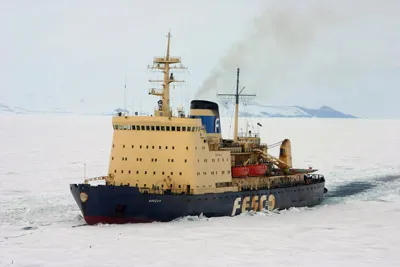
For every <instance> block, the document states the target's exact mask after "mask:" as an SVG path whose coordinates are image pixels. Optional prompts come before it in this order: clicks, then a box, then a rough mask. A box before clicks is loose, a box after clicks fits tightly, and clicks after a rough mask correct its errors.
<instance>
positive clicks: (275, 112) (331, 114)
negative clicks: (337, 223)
mask: <svg viewBox="0 0 400 267" xmlns="http://www.w3.org/2000/svg"><path fill="white" fill-rule="evenodd" d="M229 106H230V107H229V108H232V107H233V106H232V105H229ZM223 108H224V107H223V105H220V110H222V109H223ZM118 112H126V110H124V109H122V108H116V109H114V110H112V111H108V112H107V111H106V112H103V113H100V114H95V113H93V114H86V115H104V116H112V115H115V114H117V113H118ZM2 113H3V114H4V113H5V114H7V113H8V114H69V113H72V112H69V111H66V110H62V109H57V108H55V109H51V110H29V109H24V108H20V107H11V106H7V105H5V104H3V103H0V114H2ZM138 115H148V114H146V113H140V114H138ZM239 115H240V116H242V117H269V118H356V117H355V116H353V115H349V114H345V113H342V112H340V111H337V110H335V109H333V108H331V107H328V106H322V107H320V108H319V109H310V108H304V107H301V106H271V105H260V104H256V103H252V104H246V105H241V106H240V109H239Z"/></svg>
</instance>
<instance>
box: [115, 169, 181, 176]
mask: <svg viewBox="0 0 400 267" xmlns="http://www.w3.org/2000/svg"><path fill="white" fill-rule="evenodd" d="M114 173H117V170H114ZM121 173H124V170H121ZM128 174H131V170H128ZM136 174H140V172H139V171H136ZM144 174H147V171H144ZM149 174H150V172H149ZM156 174H157V172H156V171H153V175H156ZM161 174H162V175H165V172H161ZM171 175H174V172H171ZM179 175H182V172H179Z"/></svg>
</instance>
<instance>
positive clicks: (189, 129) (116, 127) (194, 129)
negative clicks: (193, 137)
mask: <svg viewBox="0 0 400 267" xmlns="http://www.w3.org/2000/svg"><path fill="white" fill-rule="evenodd" d="M113 128H114V130H133V131H167V132H170V131H171V132H199V131H200V129H201V127H199V126H164V125H162V126H158V125H156V126H155V125H120V124H114V125H113Z"/></svg>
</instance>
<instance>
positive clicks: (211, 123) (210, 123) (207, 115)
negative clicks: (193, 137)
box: [190, 100, 221, 134]
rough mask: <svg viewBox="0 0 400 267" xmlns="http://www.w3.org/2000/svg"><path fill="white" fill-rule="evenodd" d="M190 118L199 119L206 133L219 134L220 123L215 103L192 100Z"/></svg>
mask: <svg viewBox="0 0 400 267" xmlns="http://www.w3.org/2000/svg"><path fill="white" fill-rule="evenodd" d="M190 117H191V118H200V119H201V123H202V125H203V127H204V128H205V129H206V132H207V133H211V134H220V133H221V122H220V119H219V108H218V104H217V103H214V102H210V101H206V100H193V101H192V102H190Z"/></svg>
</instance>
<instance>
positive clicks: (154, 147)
mask: <svg viewBox="0 0 400 267" xmlns="http://www.w3.org/2000/svg"><path fill="white" fill-rule="evenodd" d="M204 142H207V141H206V140H204ZM113 147H115V145H114V144H113ZM125 147H126V146H125V145H122V148H125ZM131 147H132V148H135V146H134V145H131ZM143 147H144V146H142V145H140V146H139V148H140V149H142V148H143ZM149 148H150V146H148V145H147V146H146V149H149ZM156 148H157V146H151V149H156ZM171 148H172V149H173V150H174V149H175V146H172V147H171ZM201 148H202V149H203V150H204V149H206V147H205V146H202V147H201ZM158 149H162V146H158ZM165 149H168V146H165ZM195 149H196V150H197V146H196V147H195ZM186 150H189V147H188V146H186Z"/></svg>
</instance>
